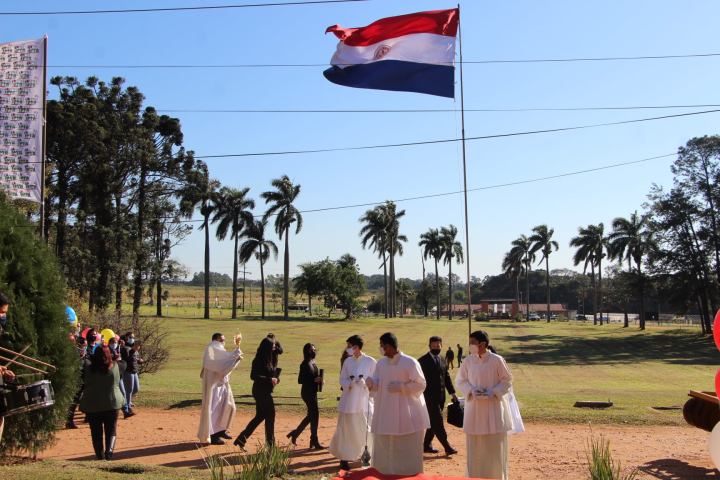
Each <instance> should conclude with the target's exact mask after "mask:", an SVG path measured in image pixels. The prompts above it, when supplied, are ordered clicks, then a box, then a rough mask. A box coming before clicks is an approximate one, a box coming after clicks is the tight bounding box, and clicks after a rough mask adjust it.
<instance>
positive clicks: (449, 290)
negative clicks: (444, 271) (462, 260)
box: [448, 257, 453, 320]
mask: <svg viewBox="0 0 720 480" xmlns="http://www.w3.org/2000/svg"><path fill="white" fill-rule="evenodd" d="M452 307H453V301H452V257H450V261H449V262H448V320H452V314H453V308H452Z"/></svg>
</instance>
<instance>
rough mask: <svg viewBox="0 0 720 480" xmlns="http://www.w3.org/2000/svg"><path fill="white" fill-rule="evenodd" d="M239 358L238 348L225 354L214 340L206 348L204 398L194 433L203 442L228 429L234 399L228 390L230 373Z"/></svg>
mask: <svg viewBox="0 0 720 480" xmlns="http://www.w3.org/2000/svg"><path fill="white" fill-rule="evenodd" d="M241 356H242V352H241V351H240V349H239V348H238V349H236V350H234V351H232V352H228V351H227V350H225V347H224V346H223V345H222V344H221V343H220V342H217V341H213V342H210V343H209V344H208V346H207V347H205V355H204V356H203V369H202V371H201V372H200V377H201V378H202V382H203V396H202V407H201V409H200V426H199V428H198V434H197V437H198V439H200V441H202V442H210V435H212V434H214V433H217V432H222V431H223V430H227V429H228V428H230V424H231V423H232V420H233V417H234V416H235V397H233V393H232V388H230V373H231V372H232V371H233V370H234V369H235V367H236V366H237V364H238V361H239V360H240V357H241Z"/></svg>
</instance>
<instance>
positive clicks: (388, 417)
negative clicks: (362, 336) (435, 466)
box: [368, 333, 430, 475]
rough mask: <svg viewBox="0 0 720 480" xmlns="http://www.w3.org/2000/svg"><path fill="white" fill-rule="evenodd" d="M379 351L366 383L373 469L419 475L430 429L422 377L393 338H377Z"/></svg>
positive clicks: (384, 336)
mask: <svg viewBox="0 0 720 480" xmlns="http://www.w3.org/2000/svg"><path fill="white" fill-rule="evenodd" d="M380 350H381V352H382V353H383V358H381V359H380V360H378V362H377V365H376V367H375V375H373V378H372V380H371V381H370V382H368V383H370V390H371V392H372V395H373V397H374V400H375V411H374V413H373V417H372V422H371V423H370V431H371V432H372V437H373V451H372V466H373V467H375V468H376V469H377V470H378V471H379V472H381V473H383V474H386V475H415V474H418V473H422V471H423V439H424V438H425V430H427V429H428V428H430V417H429V416H428V412H427V407H426V405H425V398H424V396H423V392H424V391H425V376H424V375H423V372H422V368H421V367H420V363H418V361H417V360H415V359H414V358H413V357H411V356H409V355H405V354H404V353H402V352H400V351H399V350H398V341H397V337H396V336H395V335H394V334H392V333H385V334H383V335H382V336H381V337H380Z"/></svg>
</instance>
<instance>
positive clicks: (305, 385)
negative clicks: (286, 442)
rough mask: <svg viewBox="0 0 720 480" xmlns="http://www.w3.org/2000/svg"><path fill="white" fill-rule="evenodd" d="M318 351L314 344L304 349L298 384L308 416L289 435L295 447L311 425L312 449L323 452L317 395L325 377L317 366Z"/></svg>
mask: <svg viewBox="0 0 720 480" xmlns="http://www.w3.org/2000/svg"><path fill="white" fill-rule="evenodd" d="M316 355H317V350H316V349H315V345H313V344H312V343H306V344H305V346H304V347H303V362H302V363H301V364H300V372H299V373H298V383H299V384H300V385H302V387H301V388H300V396H301V397H302V399H303V402H305V405H307V415H306V416H305V418H303V419H302V421H301V422H300V424H299V425H298V426H297V428H296V429H295V430H293V431H292V432H290V433H288V434H287V438H289V439H290V441H291V442H292V444H293V445H296V444H297V437H299V436H300V434H301V433H302V432H303V430H305V427H307V426H308V424H309V425H310V448H312V449H314V450H323V449H324V448H325V447H323V446H322V445H320V440H319V439H318V424H319V422H320V410H319V408H318V398H317V394H318V391H319V389H320V388H321V386H322V384H323V377H322V376H321V375H320V369H319V368H318V366H317V365H316V364H315V356H316Z"/></svg>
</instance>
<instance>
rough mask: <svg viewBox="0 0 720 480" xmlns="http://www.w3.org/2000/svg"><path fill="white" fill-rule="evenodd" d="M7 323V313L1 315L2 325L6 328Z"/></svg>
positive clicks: (0, 321)
mask: <svg viewBox="0 0 720 480" xmlns="http://www.w3.org/2000/svg"><path fill="white" fill-rule="evenodd" d="M5 325H7V313H3V314H1V315H0V327H3V328H5Z"/></svg>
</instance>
